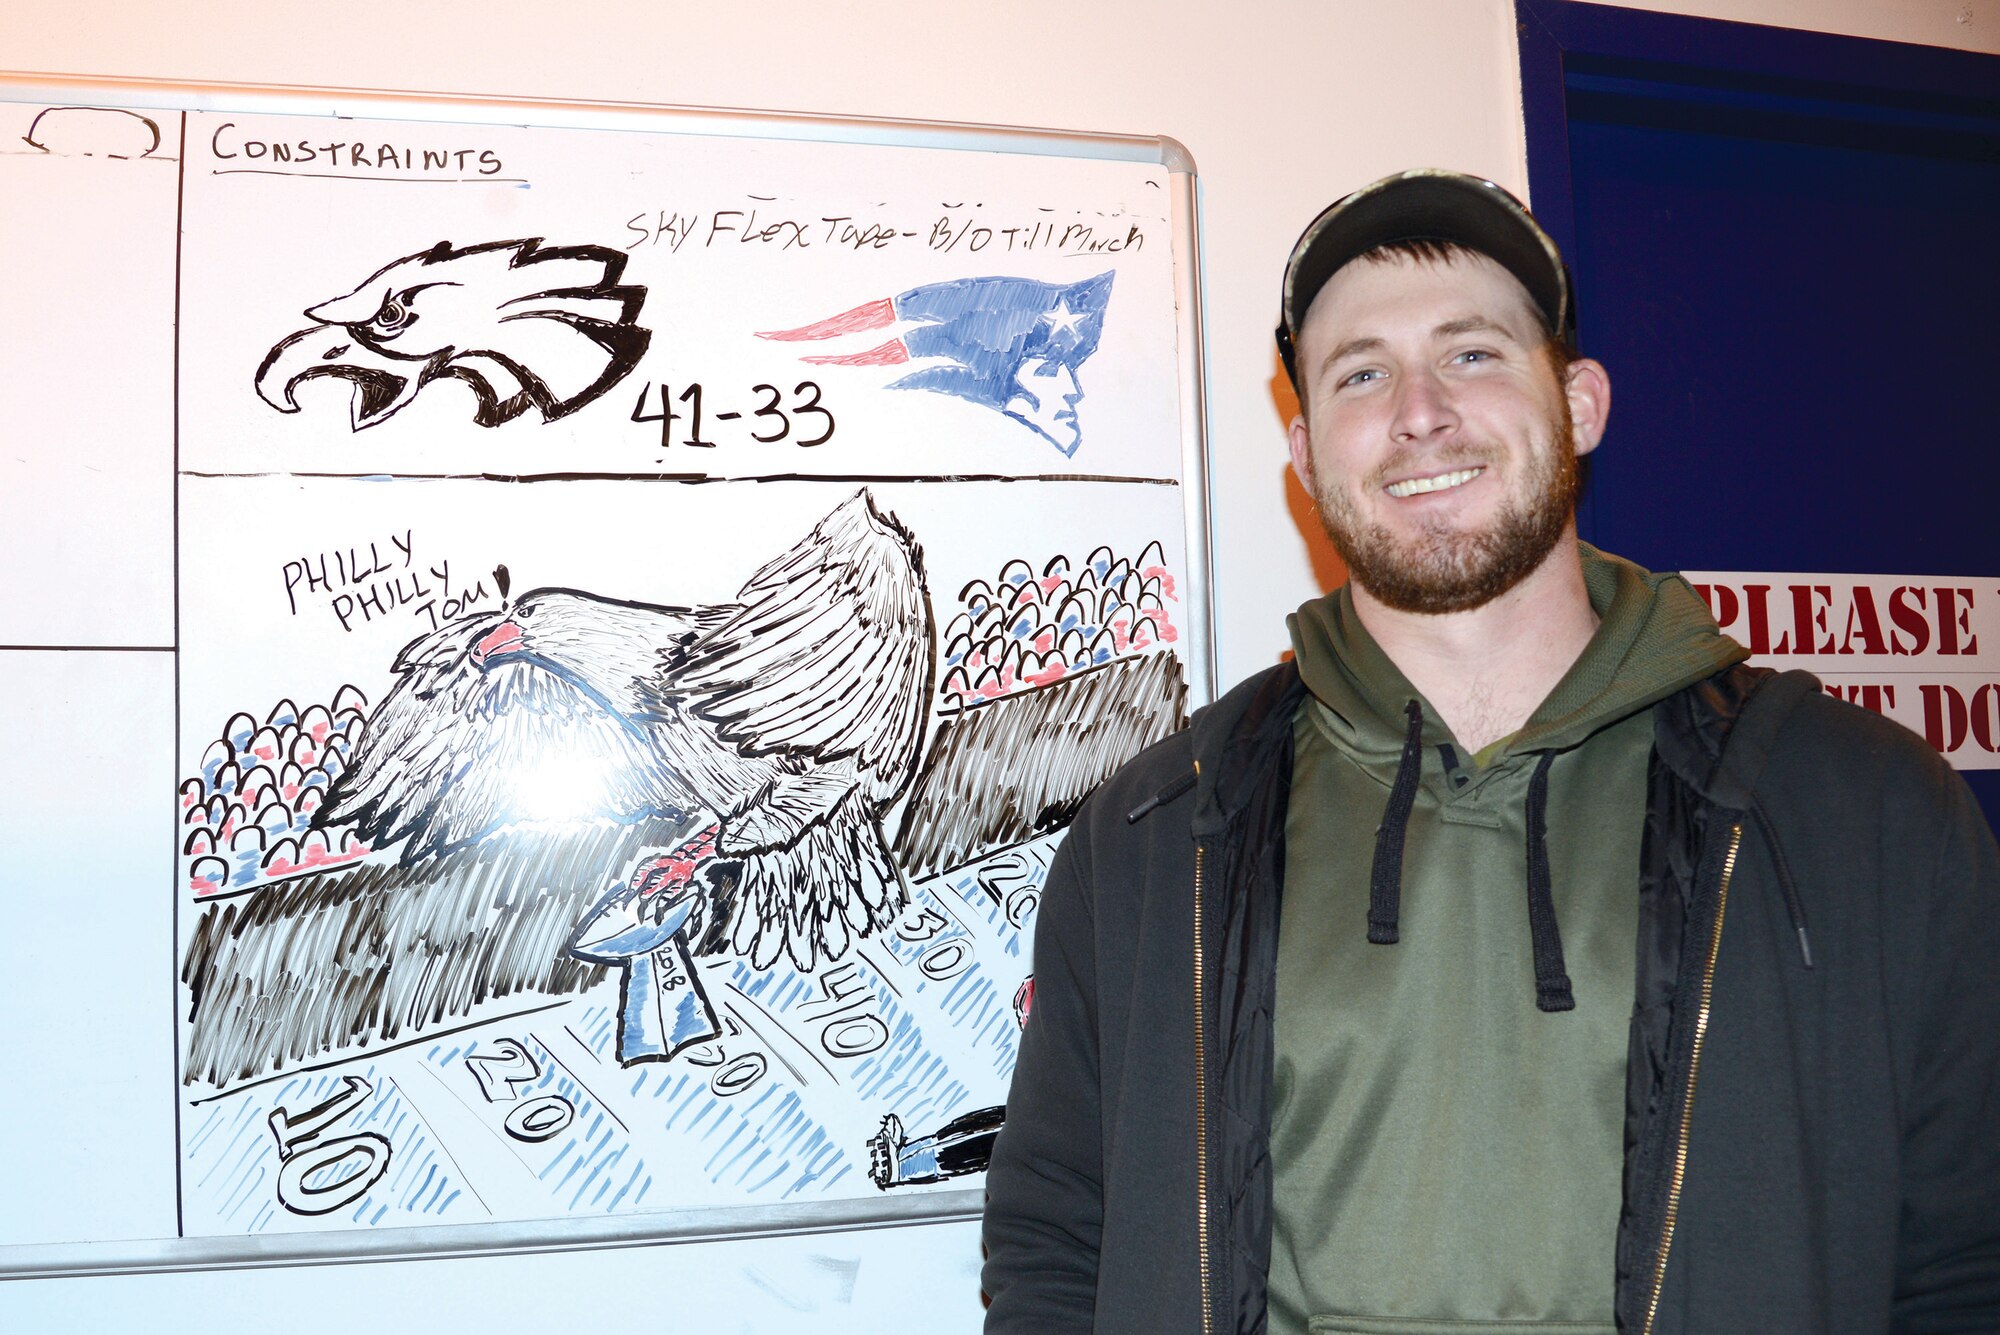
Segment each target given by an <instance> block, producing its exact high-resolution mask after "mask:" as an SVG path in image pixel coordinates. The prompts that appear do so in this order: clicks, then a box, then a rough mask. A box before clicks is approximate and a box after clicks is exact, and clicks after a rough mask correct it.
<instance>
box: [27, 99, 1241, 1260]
mask: <svg viewBox="0 0 2000 1335" xmlns="http://www.w3.org/2000/svg"><path fill="white" fill-rule="evenodd" d="M1194 200H1195V195H1194V176H1193V167H1192V163H1191V162H1190V161H1189V160H1188V159H1187V156H1186V154H1185V152H1184V151H1182V150H1181V149H1180V148H1179V146H1178V145H1176V144H1174V143H1173V142H1172V141H1170V140H1162V139H1143V138H1131V137H1117V136H1097V135H1080V134H1060V133H1053V132H1037V131H1023V130H1009V129H1005V128H1001V127H963V126H944V125H924V124H916V123H888V122H867V121H853V120H842V119H834V118H807V117H784V116H773V115H759V114H751V113H731V112H694V111H677V110H669V109H659V108H636V107H624V106H612V105H593V104H561V103H548V102H535V103H500V102H481V101H476V100H469V99H457V98H442V97H433V96H425V95H412V94H395V95H389V94H373V93H350V92H332V91H328V90H301V89H289V90H287V89H254V88H242V87H197V86H192V85H162V84H153V85H145V84H80V83H72V82H65V81H59V80H55V81H52V80H49V79H46V78H42V79H39V80H37V79H30V78H27V77H26V76H14V77H11V78H6V79H4V80H0V243H4V245H5V248H6V253H7V254H9V255H10V256H11V257H13V260H12V262H10V264H9V266H8V268H7V269H6V270H5V272H4V275H0V316H4V318H0V346H4V352H5V356H4V358H0V365H4V366H5V368H6V370H5V378H4V380H0V421H5V423H6V427H5V431H6V433H7V441H6V444H7V448H5V449H4V450H0V563H4V564H0V570H3V571H4V573H5V578H4V579H0V688H4V692H5V694H4V701H5V703H4V704H0V712H4V713H5V715H6V717H5V719H4V720H0V722H4V723H5V725H6V727H7V730H8V731H7V735H8V736H9V737H10V738H12V739H14V741H15V742H16V743H17V745H14V746H13V747H11V749H9V750H8V751H7V752H6V754H5V759H4V760H0V784H4V789H3V790H0V791H4V792H5V794H6V795H7V797H8V801H7V803H6V807H7V814H6V815H5V816H4V817H0V822H4V826H0V837H4V838H5V841H6V847H7V852H6V853H5V854H4V858H5V863H4V866H5V879H6V882H7V892H8V893H7V894H6V896H5V900H4V907H0V924H4V925H5V927H6V930H5V931H0V941H4V943H5V944H4V945H0V952H4V953H0V976H4V977H5V978H6V979H7V989H8V991H7V995H8V998H9V1000H8V1004H7V1008H6V1009H7V1013H8V1024H9V1028H10V1030H11V1031H12V1032H11V1033H10V1036H9V1039H8V1046H9V1049H10V1052H11V1053H12V1055H13V1057H14V1061H13V1063H12V1065H13V1067H14V1069H15V1070H16V1071H17V1072H26V1073H27V1074H28V1076H29V1077H30V1078H31V1083H32V1084H33V1085H34V1086H35V1088H36V1089H37V1091H38V1097H37V1098H35V1099H29V1100H10V1101H9V1102H8V1103H7V1104H6V1105H5V1106H4V1108H0V1131H3V1132H4V1134H5V1135H6V1137H7V1141H8V1143H9V1144H10V1145H13V1146H15V1147H17V1149H24V1150H25V1151H26V1152H25V1153H16V1154H13V1155H10V1156H9V1159H10V1162H9V1165H8V1167H7V1169H6V1170H5V1172H6V1173H7V1175H8V1177H7V1179H6V1180H5V1181H4V1182H0V1197H4V1198H6V1199H9V1200H14V1201H23V1200H38V1201H46V1202H48V1205H47V1208H45V1209H40V1210H36V1211H26V1210H9V1211H6V1212H4V1214H0V1275H26V1274H52V1273H70V1274H76V1273H98V1272H105V1271H114V1270H118V1269H121V1268H125V1269H129V1268H171V1267H179V1266H206V1265H240V1264H256V1263H277V1262H292V1261H326V1260H334V1259H344V1258H353V1257H360V1256H372V1255H385V1254H387V1255H401V1254H428V1255H440V1254H458V1253H465V1252H477V1251H485V1250H491V1249H495V1248H516V1249H544V1248H555V1247H571V1246H605V1245H616V1244H619V1243H624V1242H634V1241H642V1240H647V1239H657V1238H660V1237H715V1236H723V1235H728V1234H733V1233H741V1232H746V1231H758V1230H773V1229H812V1228H827V1227H836V1226H839V1227H854V1226H861V1225H867V1224H871V1223H887V1222H893V1221H900V1220H908V1219H913V1218H934V1217H946V1216H960V1217H963V1216H966V1215H969V1214H971V1213H974V1212H976V1210H977V1208H978V1200H979V1191H978V1187H979V1183H980V1180H981V1171H982V1169H983V1165H984V1163H985V1155H986V1152H987V1150H988V1147H990V1144H991V1139H992V1136H993V1134H994V1132H995V1130H996V1129H997V1127H998V1126H1000V1125H1001V1124H1002V1123H1003V1121H1004V1113H1005V1110H1004V1099H1005V1093H1006V1087H1007V1081H1008V1077H1009V1075H1010V1074H1011V1070H1012V1065H1013V1057H1014V1047H1015V1041H1016V1038H1017V1036H1018V1033H1019V1025H1020V1022H1021V1019H1022V1017H1023V1016H1024V1015H1025V1013H1026V1011H1027V1009H1028V1008H1029V1007H1030V1006H1031V1005H1032V978H1031V977H1030V972H1029V971H1030V952H1029V943H1030V939H1031V933H1032V929H1033V923H1034V913H1035V905H1036V901H1037V899H1038V896H1039V890H1040V886H1041V882H1042V878H1043V877H1044V875H1045V874H1046V871H1047V867H1048V864H1049V859H1050V856H1051V854H1052V851H1053V847H1054V844H1055V842H1056V840H1057V839H1058V838H1059V836H1060V834H1061V831H1062V829H1063V828H1064V827H1065V826H1066V824H1067V822H1068V820H1069V818H1070V816H1071V815H1072V814H1073V813H1074V811H1075V809H1076V806H1077V804H1078V803H1079V802H1080V801H1081V800H1082V798H1083V797H1084V795H1085V794H1087V792H1088V791H1089V790H1090V788H1091V787H1092V786H1094V785H1095V784H1096V783H1097V782H1099V781H1100V780H1101V779H1102V778H1103V777H1105V776H1106V775H1107V774H1108V773H1109V772H1110V770H1111V769H1113V768H1115V767H1116V765H1118V764H1119V763H1121V762H1122V761H1123V760H1124V759H1126V758H1128V757H1129V756H1130V755H1132V754H1133V753H1135V752H1136V751H1137V750H1138V749H1140V748H1141V747H1143V746H1145V745H1147V744H1149V743H1150V742H1152V741H1154V740H1156V739H1157V738H1159V737H1160V736H1163V735H1165V733H1166V732H1168V731H1170V730H1172V729H1173V728H1175V727H1177V726H1179V724H1180V723H1181V722H1183V721H1184V720H1185V718H1186V715H1187V712H1188V711H1189V709H1190V708H1192V707H1193V706H1194V705H1196V704H1198V703H1200V702H1203V701H1205V700H1207V699H1209V698H1210V697H1211V696H1212V694H1213V666H1212V662H1213V644H1212V634H1211V623H1212V610H1211V608H1210V606H1209V601H1208V588H1209V583H1208V552H1207V524H1206V513H1205V507H1206V502H1205V485H1204V484H1205V479H1204V472H1205V462H1204V461H1205V454H1204V449H1203V435H1202V404H1201V398H1200V356H1199V352H1200V343H1199V302H1198V292H1199V280H1198V275H1197V273H1196V271H1195V260H1196V255H1197V245H1196V237H1195V208H1194Z"/></svg>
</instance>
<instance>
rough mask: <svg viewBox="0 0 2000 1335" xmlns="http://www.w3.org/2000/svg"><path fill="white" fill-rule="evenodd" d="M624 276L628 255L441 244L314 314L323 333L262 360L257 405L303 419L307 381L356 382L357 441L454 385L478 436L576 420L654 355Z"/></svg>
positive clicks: (638, 299)
mask: <svg viewBox="0 0 2000 1335" xmlns="http://www.w3.org/2000/svg"><path fill="white" fill-rule="evenodd" d="M624 270H625V256H624V254H623V253H622V252H620V251H616V250H612V249H610V248H608V247H605V246H543V245H542V242H541V238H539V237H530V238H527V239H525V240H519V241H492V242H487V243H485V244H483V245H476V246H466V247H463V248H454V247H453V246H452V245H451V244H450V243H449V242H444V241H440V242H438V244H437V245H435V246H432V247H431V248H430V249H429V250H425V251H419V252H418V253H417V254H415V255H406V256H404V257H403V258H402V259H399V260H397V261H395V262H394V263H392V264H389V265H387V266H385V267H383V268H381V269H378V270H376V272H375V273H373V274H372V275H370V276H369V277H368V278H366V279H364V280H363V281H362V283H361V284H360V285H359V286H358V287H356V288H354V289H353V290H352V291H350V292H348V293H347V294H346V295H345V296H339V297H335V298H333V299H332V300H330V301H323V302H321V303H320V304H319V305H317V306H313V307H311V308H309V309H308V310H307V311H306V312H305V313H306V315H307V316H308V317H309V318H311V319H312V320H313V321H314V323H313V324H311V325H308V326H307V327H306V328H304V329H301V330H300V331H299V332H297V333H296V334H292V335H291V336H289V337H287V338H285V339H283V340H282V341H280V342H279V343H278V345H277V346H276V347H274V348H272V349H271V350H270V352H269V353H267V354H265V357H264V363H263V365H261V366H259V367H258V368H257V380H256V384H257V393H258V395H259V397H261V398H262V399H263V400H264V401H265V402H266V403H268V404H270V405H271V406H272V407H273V408H276V409H277V410H278V411H279V412H282V413H295V412H297V411H298V410H299V404H298V400H297V399H296V398H295V397H294V391H295V390H296V389H297V388H298V387H299V385H300V384H302V383H304V382H305V381H308V380H316V379H319V378H321V377H326V376H331V377H336V378H339V379H342V380H347V381H350V382H352V383H353V385H354V402H353V428H354V430H356V431H360V430H363V429H364V428H367V427H371V426H375V425H377V424H379V423H381V422H384V421H387V420H388V419H389V418H390V417H392V416H394V415H395V414H396V413H397V412H398V411H399V410H400V409H401V408H402V407H403V405H404V404H406V403H408V402H409V401H410V400H411V399H414V398H415V397H416V396H417V394H418V393H419V392H420V391H422V389H423V387H424V386H425V385H428V384H430V383H431V382H432V381H434V380H441V379H445V378H455V379H458V380H462V381H464V382H465V383H466V384H468V385H470V386H471V387H472V391H473V394H474V395H475V396H476V397H477V399H478V408H477V410H476V411H475V414H474V420H476V421H477V422H478V423H479V425H481V426H499V425H500V424H501V423H503V422H511V421H513V420H514V419H515V418H516V417H519V416H520V415H521V414H523V413H525V412H527V411H528V409H530V408H534V409H536V410H537V411H539V412H540V413H541V415H542V417H543V419H544V420H546V421H551V422H552V421H554V420H556V419H557V418H559V417H567V416H568V415H569V414H571V413H573V412H575V411H576V410H577V409H579V408H581V407H583V406H584V405H585V404H587V403H589V402H590V401H591V400H593V399H595V398H597V397H598V396H599V395H601V394H603V393H604V392H605V391H606V390H608V389H610V388H611V387H612V386H613V385H615V384H617V383H618V382H619V381H620V380H622V379H624V377H625V375H626V374H627V373H628V372H630V371H631V369H632V368H633V367H634V366H636V365H638V364H639V359H640V358H641V357H642V356H644V355H645V352H646V347H647V345H648V344H649V343H650V342H651V341H652V337H653V336H652V334H651V333H650V332H648V331H647V330H645V329H642V328H640V327H639V326H638V325H637V324H634V323H633V321H634V320H636V319H637V318H638V315H639V308H640V307H641V306H642V305H643V304H644V302H645V300H646V289H645V288H643V287H640V286H637V285H632V284H620V283H619V281H618V280H619V278H620V276H621V275H622V274H623V273H624Z"/></svg>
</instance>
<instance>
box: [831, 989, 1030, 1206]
mask: <svg viewBox="0 0 2000 1335" xmlns="http://www.w3.org/2000/svg"><path fill="white" fill-rule="evenodd" d="M1034 1000H1035V979H1034V976H1033V975H1032V974H1030V975H1029V976H1028V977H1027V978H1026V979H1024V980H1023V981H1022V983H1021V986H1020V988H1019V990H1018V991H1016V992H1015V993H1014V1023H1015V1024H1017V1025H1024V1024H1026V1023H1027V1022H1028V1010H1029V1008H1030V1007H1031V1006H1032V1005H1033V1004H1034ZM1006 1124H1007V1105H1005V1104H1004V1103H997V1104H994V1105H993V1106H992V1107H989V1108H975V1109H973V1110H972V1111H971V1112H969V1113H963V1114H961V1115H959V1116H957V1117H954V1118H952V1119H951V1120H950V1121H949V1122H946V1123H945V1124H944V1125H943V1126H941V1127H939V1128H938V1129H937V1130H935V1131H933V1132H931V1133H930V1134H929V1135H927V1136H916V1137H912V1136H911V1135H910V1134H909V1133H908V1132H907V1131H905V1130H904V1129H903V1119H902V1118H900V1117H898V1116H896V1115H895V1114H894V1113H890V1114H889V1115H888V1116H887V1117H884V1118H883V1119H882V1126H881V1129H880V1130H878V1131H876V1133H875V1134H874V1135H873V1136H871V1137H869V1140H868V1177H869V1180H870V1181H872V1182H874V1184H875V1188H876V1190H878V1191H887V1190H888V1189H889V1188H891V1187H907V1186H914V1185H916V1184H917V1183H922V1182H942V1181H944V1180H945V1179H946V1178H950V1177H963V1176H965V1175H966V1174H967V1173H983V1172H985V1171H986V1167H987V1165H988V1164H990V1163H992V1162H993V1142H994V1140H995V1139H996V1138H998V1136H999V1135H1000V1128H1001V1127H1003V1126H1005V1125H1006Z"/></svg>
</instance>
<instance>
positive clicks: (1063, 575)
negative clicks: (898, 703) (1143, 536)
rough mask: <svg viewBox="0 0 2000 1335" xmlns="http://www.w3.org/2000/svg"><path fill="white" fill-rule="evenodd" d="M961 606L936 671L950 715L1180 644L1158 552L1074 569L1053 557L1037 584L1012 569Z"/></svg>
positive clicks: (968, 590) (975, 586) (1096, 560)
mask: <svg viewBox="0 0 2000 1335" xmlns="http://www.w3.org/2000/svg"><path fill="white" fill-rule="evenodd" d="M959 601H960V603H961V604H962V605H963V607H964V609H965V610H964V611H962V612H960V613H959V614H958V615H957V616H955V617H953V618H952V620H951V624H950V625H948V626H946V627H945V632H944V645H945V648H944V657H943V660H942V662H941V664H940V666H941V667H942V669H943V673H944V675H943V679H942V681H941V682H940V683H939V686H938V693H939V695H940V696H941V697H942V698H943V702H944V705H945V707H946V708H947V709H959V708H965V707H969V706H971V705H976V704H978V703H980V702H981V701H984V700H992V699H996V698H998V697H1000V696H1002V695H1007V694H1010V693H1011V692H1014V691H1023V690H1028V689H1031V688H1033V687H1036V686H1046V685H1048V684H1050V683H1051V682H1056V681H1060V680H1062V679H1063V678H1064V677H1066V676H1068V675H1070V674H1071V673H1073V672H1079V671H1082V670H1083V669H1085V668H1090V667H1096V666H1098V665H1100V664H1103V663H1108V662H1110V661H1111V660H1112V659H1113V658H1115V657H1117V656H1118V655H1119V654H1123V653H1133V652H1137V651H1139V650H1142V649H1147V648H1150V647H1152V646H1153V645H1154V644H1156V643H1159V644H1171V643H1173V642H1174V641H1175V640H1177V639H1179V638H1180V631H1179V630H1178V628H1176V627H1175V625H1174V621H1173V617H1172V614H1171V612H1170V610H1169V608H1168V606H1167V604H1168V603H1170V602H1177V601H1179V597H1178V595H1177V594H1176V593H1175V592H1174V577H1173V575H1172V574H1170V573H1169V572H1168V571H1167V568H1166V558H1165V556H1164V555H1163V554H1162V552H1161V550H1160V544H1159V543H1157V542H1153V543H1148V544H1147V545H1146V548H1145V550H1143V551H1141V552H1140V553H1139V559H1138V560H1136V561H1131V560H1127V559H1126V558H1124V557H1121V556H1115V555H1113V553H1112V551H1111V549H1110V548H1109V547H1099V548H1097V549H1096V550H1095V551H1093V552H1091V554H1090V555H1089V556H1088V557H1087V558H1085V560H1084V562H1083V564H1082V565H1081V566H1078V567H1076V568H1074V569H1072V567H1071V565H1070V560H1069V558H1068V557H1067V556H1061V555H1058V556H1054V557H1051V558H1050V559H1049V561H1048V563H1047V564H1046V565H1044V566H1043V567H1042V573H1041V574H1040V575H1039V576H1038V575H1036V574H1035V573H1034V570H1033V568H1032V567H1031V566H1029V564H1028V563H1027V562H1026V561H1023V560H1019V559H1016V560H1012V561H1009V562H1008V563H1007V564H1006V565H1004V566H1002V567H1001V568H1000V573H999V575H998V576H997V577H995V578H994V580H993V581H992V582H991V583H988V582H987V581H985V580H983V579H975V580H973V581H972V582H971V583H970V584H967V585H966V586H965V588H964V589H962V590H960V592H959Z"/></svg>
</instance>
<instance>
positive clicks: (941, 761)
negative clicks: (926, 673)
mask: <svg viewBox="0 0 2000 1335" xmlns="http://www.w3.org/2000/svg"><path fill="white" fill-rule="evenodd" d="M1041 569H1042V573H1041V574H1040V575H1039V576H1037V575H1036V574H1035V573H1034V570H1033V568H1032V567H1030V566H1029V564H1028V563H1027V562H1026V561H1025V560H1021V559H1015V560H1012V561H1009V562H1007V563H1006V564H1005V565H1004V566H1002V567H1001V568H1000V571H999V573H998V575H997V576H996V577H995V578H994V579H993V580H992V581H990V582H989V581H986V580H983V579H975V580H973V581H971V582H970V583H969V584H967V585H966V586H965V588H964V589H963V590H961V591H960V594H959V604H960V609H961V610H960V611H959V612H958V613H957V614H956V615H955V616H953V617H952V619H951V621H950V623H949V624H948V625H947V626H946V628H945V633H944V640H945V649H944V655H943V659H942V663H941V666H942V668H943V673H944V675H943V679H942V681H941V682H940V683H939V686H938V694H939V697H940V707H941V710H942V711H943V718H942V719H941V720H940V721H939V723H938V726H937V728H936V729H935V730H934V732H933V734H932V737H931V742H930V748H929V753H928V754H927V755H926V756H925V758H924V764H923V769H922V772H921V773H920V774H919V775H918V778H917V782H916V784H915V786H914V787H913V788H912V790H911V793H910V799H909V802H908V803H907V804H906V805H905V806H904V808H903V815H902V821H901V823H900V825H899V826H898V829H897V834H896V855H897V857H898V858H899V859H900V860H901V862H902V865H903V866H904V868H905V869H906V870H907V871H908V873H909V874H910V875H911V876H913V877H918V878H922V877H925V876H930V875H934V874H936V873H938V872H940V871H944V870H946V869H948V868H952V867H957V866H962V865H964V864H965V863H967V862H969V861H971V860H972V859H974V858H977V857H980V856H982V855H983V854H984V853H986V852H988V851H990V850H992V849H995V848H1004V847H1007V846H1009V845H1011V844H1018V843H1021V842H1023V841H1025V840H1028V839H1032V838H1035V837H1036V836H1038V835H1043V834H1048V833H1051V832H1052V831H1055V830H1060V829H1061V828H1063V826H1065V825H1067V824H1069V821H1070V818H1071V817H1072V816H1073V815H1075V814H1076V809H1077V807H1078V806H1080V805H1081V804H1082V802H1083V799H1084V798H1085V797H1086V796H1088V795H1089V793H1090V791H1091V789H1093V788H1095V787H1096V786H1097V785H1098V784H1100V783H1102V782H1103V781H1104V780H1105V779H1106V778H1108V777H1110V775H1111V773H1112V772H1113V771H1114V770H1116V769H1117V768H1118V766H1120V765H1122V764H1123V763H1124V762H1125V761H1127V760H1129V759H1130V758H1131V757H1132V756H1134V755H1137V754H1138V753H1139V751H1140V750H1141V749H1143V748H1144V747H1146V746H1149V745H1151V744H1152V743H1153V742H1156V741H1158V740H1159V739H1160V738H1162V737H1164V736H1166V735H1167V734H1168V733H1169V732H1172V731H1173V730H1174V729H1175V728H1178V727H1179V726H1181V724H1182V723H1184V722H1185V721H1186V719H1187V683H1186V680H1185V678H1184V676H1183V675H1182V672H1181V662H1180V659H1179V657H1178V656H1177V655H1174V654H1170V653H1160V652H1157V647H1158V646H1159V645H1161V644H1163V643H1169V642H1171V641H1173V640H1174V639H1175V638H1177V636H1178V634H1179V631H1178V630H1177V629H1176V627H1175V625H1174V621H1173V617H1172V614H1171V610H1170V605H1171V604H1172V603H1174V602H1176V601H1178V599H1177V597H1176V595H1175V592H1174V578H1173V576H1172V575H1171V574H1170V573H1169V572H1168V571H1167V569H1166V566H1165V557H1164V556H1163V554H1162V552H1161V548H1160V544H1159V543H1157V542H1153V543H1148V544H1147V545H1146V547H1145V550H1143V551H1142V552H1140V554H1139V557H1138V559H1137V560H1136V561H1134V560H1130V559H1128V558H1125V557H1121V556H1117V555H1115V554H1114V553H1113V552H1112V551H1111V549H1110V548H1109V547H1099V548H1097V549H1096V550H1095V551H1093V552H1091V553H1090V555H1089V556H1087V557H1086V558H1084V560H1083V561H1081V562H1078V563H1074V565H1073V563H1072V562H1071V561H1070V559H1069V558H1068V557H1066V556H1062V555H1056V556H1053V557H1050V558H1049V559H1048V560H1047V561H1045V562H1044V563H1043V564H1042V568H1041ZM1149 650H1150V651H1152V652H1147V651H1149Z"/></svg>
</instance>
